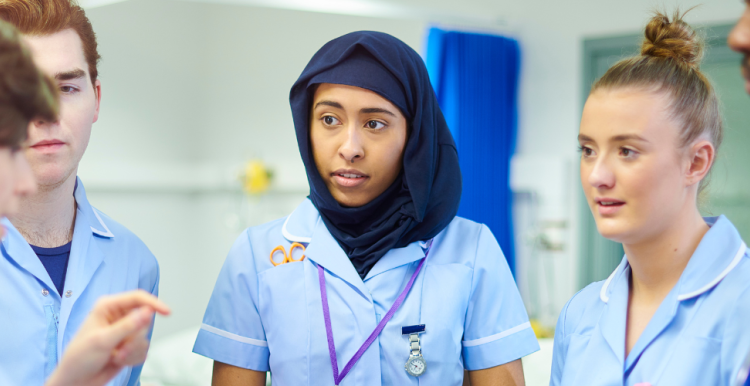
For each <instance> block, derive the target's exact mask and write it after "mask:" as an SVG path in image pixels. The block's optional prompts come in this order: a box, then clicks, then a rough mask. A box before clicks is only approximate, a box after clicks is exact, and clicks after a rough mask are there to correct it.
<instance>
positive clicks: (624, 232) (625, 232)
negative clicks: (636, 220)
mask: <svg viewBox="0 0 750 386" xmlns="http://www.w3.org/2000/svg"><path fill="white" fill-rule="evenodd" d="M596 229H597V230H598V231H599V234H600V235H602V237H604V238H605V239H607V240H611V241H614V242H617V243H627V240H628V239H629V238H631V236H632V234H633V233H634V232H633V231H634V229H633V226H632V224H628V223H626V222H625V221H623V220H621V219H610V218H597V219H596Z"/></svg>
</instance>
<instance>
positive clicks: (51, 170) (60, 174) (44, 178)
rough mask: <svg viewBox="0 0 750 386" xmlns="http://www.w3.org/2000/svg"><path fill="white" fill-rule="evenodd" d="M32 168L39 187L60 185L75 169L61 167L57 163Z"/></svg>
mask: <svg viewBox="0 0 750 386" xmlns="http://www.w3.org/2000/svg"><path fill="white" fill-rule="evenodd" d="M33 170H34V179H35V180H36V183H37V185H38V186H40V187H42V186H58V185H61V184H62V183H64V182H65V181H67V179H68V178H69V177H70V176H71V174H74V172H75V169H74V170H70V169H63V168H61V167H59V166H58V165H44V166H42V167H36V168H34V169H33Z"/></svg>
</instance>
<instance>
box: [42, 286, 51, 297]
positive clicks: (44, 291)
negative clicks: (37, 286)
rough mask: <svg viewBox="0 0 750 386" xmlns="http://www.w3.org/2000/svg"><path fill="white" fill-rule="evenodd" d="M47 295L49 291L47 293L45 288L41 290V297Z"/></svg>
mask: <svg viewBox="0 0 750 386" xmlns="http://www.w3.org/2000/svg"><path fill="white" fill-rule="evenodd" d="M47 295H49V291H47V289H46V288H42V296H47Z"/></svg>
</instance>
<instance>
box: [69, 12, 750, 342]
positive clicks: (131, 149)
mask: <svg viewBox="0 0 750 386" xmlns="http://www.w3.org/2000/svg"><path fill="white" fill-rule="evenodd" d="M97 1H98V2H100V3H107V2H112V1H111V0H91V2H92V4H94V3H96V2H97ZM211 1H212V3H211V4H208V3H201V2H199V1H197V2H194V1H191V2H188V1H178V0H130V1H125V2H116V3H114V4H111V5H106V6H101V7H94V8H90V9H89V10H88V15H89V17H90V19H91V21H92V23H93V24H94V29H95V31H96V32H97V35H98V38H99V44H100V52H101V54H102V56H103V60H102V62H101V66H100V73H101V80H102V83H103V99H102V111H101V118H100V121H99V122H98V123H97V124H96V125H95V126H94V133H93V135H92V140H91V143H90V146H89V150H88V151H87V154H86V156H85V157H84V160H83V162H82V165H81V169H80V175H81V177H82V178H83V181H84V183H85V184H86V187H87V189H88V190H89V194H90V198H91V201H92V202H93V203H94V205H96V206H98V207H99V208H100V209H102V210H103V211H104V212H106V213H108V214H110V215H111V216H113V217H114V218H116V219H118V220H120V221H121V222H122V223H123V224H125V225H126V226H128V227H130V228H131V229H132V230H133V231H134V232H136V233H137V234H138V235H140V236H141V237H142V238H143V240H144V241H145V242H146V243H147V244H148V245H149V246H150V248H151V249H152V251H153V252H154V253H155V255H156V256H157V258H158V259H159V262H160V264H161V268H162V282H161V295H162V298H163V299H164V300H166V301H167V302H168V303H169V304H170V305H172V306H173V308H174V311H175V312H174V315H173V316H172V317H170V318H168V319H160V320H159V321H158V323H157V327H156V331H155V338H157V339H158V338H159V337H162V336H164V335H166V334H168V333H170V332H173V331H176V330H179V329H183V328H186V327H189V326H192V325H195V324H198V323H200V320H201V318H202V314H203V311H204V310H205V306H206V304H207V302H208V297H209V296H210V293H211V290H212V288H213V285H214V281H215V279H216V276H217V274H218V271H219V269H220V267H221V264H222V262H223V259H224V255H225V253H226V252H227V251H228V249H229V247H230V245H231V243H232V241H233V240H234V238H235V237H236V236H237V234H238V233H239V232H240V230H241V229H242V228H243V227H244V226H247V225H254V224H259V223H262V222H265V221H268V220H270V219H272V218H275V217H280V216H282V215H284V214H285V213H288V212H289V211H290V210H291V209H292V208H294V207H295V205H296V204H297V203H298V202H299V201H301V200H302V199H303V197H304V196H305V195H306V193H307V191H306V180H305V176H304V170H303V168H302V164H301V161H300V159H299V156H298V154H297V147H296V140H295V137H294V131H293V126H292V119H291V114H290V111H289V105H288V92H289V88H290V87H291V85H292V83H293V82H294V80H295V79H296V78H297V76H298V75H299V73H300V72H301V71H302V69H303V67H304V65H305V64H306V63H307V61H308V60H309V58H310V57H311V56H312V54H313V53H314V52H315V51H316V50H317V49H318V48H319V47H320V46H321V45H323V44H324V43H325V42H327V41H328V40H330V39H332V38H334V37H337V36H339V35H342V34H344V33H346V32H350V31H354V30H361V29H373V30H380V31H384V32H388V33H391V34H393V35H395V36H396V37H399V38H400V39H402V40H404V41H405V42H406V43H407V44H409V45H411V46H412V47H414V48H415V49H417V51H422V41H423V35H424V31H425V29H426V28H427V26H428V25H429V24H430V22H431V21H439V22H444V23H445V22H447V23H449V24H452V25H455V24H457V23H456V22H455V20H454V19H451V18H449V17H445V16H440V15H461V16H462V17H463V20H464V21H463V22H458V24H463V25H462V26H460V27H462V28H469V29H483V30H486V29H488V28H494V29H495V30H502V31H503V32H504V33H506V34H508V35H510V36H512V37H515V38H517V39H518V40H519V41H520V43H521V48H522V56H523V59H522V61H523V67H522V73H521V83H520V116H519V137H518V141H519V142H518V155H517V158H516V160H515V162H514V165H515V167H516V169H515V170H516V172H517V173H516V174H515V175H514V184H515V186H516V187H517V188H519V189H527V190H534V191H536V192H538V193H539V197H540V199H541V207H540V216H541V217H542V219H548V220H564V221H567V222H568V224H569V225H570V228H569V230H568V232H567V233H566V234H565V237H567V238H568V239H569V240H568V246H567V248H566V250H565V251H564V252H562V253H557V254H555V255H554V257H553V264H554V267H555V269H554V272H555V275H556V276H555V283H556V287H557V288H556V291H555V294H556V297H555V299H554V301H553V302H554V308H555V309H559V308H560V307H561V306H562V304H564V302H565V301H566V300H567V298H569V297H570V296H571V295H572V294H573V291H574V290H575V286H576V282H577V281H576V277H575V273H576V261H577V260H576V256H577V247H578V246H577V236H576V233H575V232H576V227H577V221H576V220H577V219H576V214H577V210H578V209H577V205H578V202H577V200H576V186H577V184H578V181H577V179H576V178H577V177H576V176H577V171H576V157H577V155H576V152H575V148H576V141H575V137H576V132H577V126H578V119H579V114H580V109H581V99H582V95H581V72H582V69H581V54H582V53H581V41H582V39H583V38H584V37H587V36H601V35H612V34H619V33H633V32H637V31H640V30H641V28H642V26H643V24H644V23H645V21H646V20H647V14H648V11H649V10H650V9H651V8H653V7H655V6H658V5H666V6H667V8H669V9H671V8H672V6H673V5H674V3H673V2H669V3H664V2H654V1H648V0H631V1H613V0H576V1H567V2H561V1H551V0H549V1H544V2H539V1H536V2H532V1H510V0H504V1H498V0H461V1H455V0H399V1H396V0H392V1H390V2H387V1H385V2H379V3H378V4H381V5H383V4H385V5H391V6H392V7H391V8H392V9H395V11H393V12H392V13H391V14H388V12H385V13H384V14H385V17H382V15H383V14H381V17H377V18H376V17H363V16H351V15H348V16H347V15H333V14H327V13H320V12H303V11H295V10H288V9H274V8H267V7H266V8H262V7H255V6H247V5H238V4H233V5H232V4H219V3H217V0H211ZM231 1H232V2H234V3H242V2H243V0H231ZM247 1H248V2H251V1H254V2H257V0H247ZM361 1H365V0H361ZM353 2H354V1H353ZM265 3H271V2H267V1H266V2H265ZM287 3H290V2H289V1H287V2H285V4H287ZM312 3H313V0H310V1H309V2H307V3H306V4H312ZM368 3H373V1H368ZM680 4H682V5H683V7H688V6H691V5H694V4H695V3H693V2H681V3H680ZM703 4H704V5H703V6H702V7H700V8H698V9H696V10H694V11H693V12H692V13H691V14H690V16H689V17H688V20H689V21H691V22H695V23H724V22H731V21H733V20H734V19H736V18H737V17H738V16H739V14H740V12H741V10H742V3H741V2H740V1H727V0H721V1H704V2H703ZM399 7H402V8H403V7H409V8H408V10H409V12H400V11H398V9H400V8H399ZM404 9H405V8H404ZM435 15H437V16H435ZM472 17H473V18H475V19H476V20H478V21H481V22H477V23H471V22H466V21H465V20H469V19H471V18H472ZM441 18H442V19H441ZM493 18H497V19H500V20H502V23H501V24H500V25H495V26H493V25H488V24H487V22H486V21H487V20H489V19H493ZM250 158H262V159H264V160H265V161H266V162H267V163H268V164H269V165H270V166H271V167H273V168H274V169H275V171H276V175H277V180H276V187H275V191H274V193H273V194H270V195H267V196H265V197H262V198H258V199H244V201H243V198H242V195H241V194H239V193H238V190H237V187H238V185H237V183H236V181H235V176H236V172H237V171H238V169H239V167H240V166H241V165H242V163H243V162H244V161H246V160H248V159H250ZM548 163H552V164H554V165H556V166H555V167H544V166H543V165H545V164H548ZM519 175H521V176H522V177H523V178H518V177H519ZM561 176H564V177H562V178H561ZM243 208H244V209H243ZM532 269H533V268H532Z"/></svg>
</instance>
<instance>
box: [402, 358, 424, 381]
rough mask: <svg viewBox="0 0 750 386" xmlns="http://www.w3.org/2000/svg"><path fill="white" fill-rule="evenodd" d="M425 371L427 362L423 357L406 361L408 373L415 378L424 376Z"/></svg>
mask: <svg viewBox="0 0 750 386" xmlns="http://www.w3.org/2000/svg"><path fill="white" fill-rule="evenodd" d="M425 370H427V362H425V360H424V358H423V357H421V356H419V357H411V358H409V360H408V361H406V372H407V373H409V374H411V375H413V376H415V377H418V376H420V375H422V374H424V371H425Z"/></svg>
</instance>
